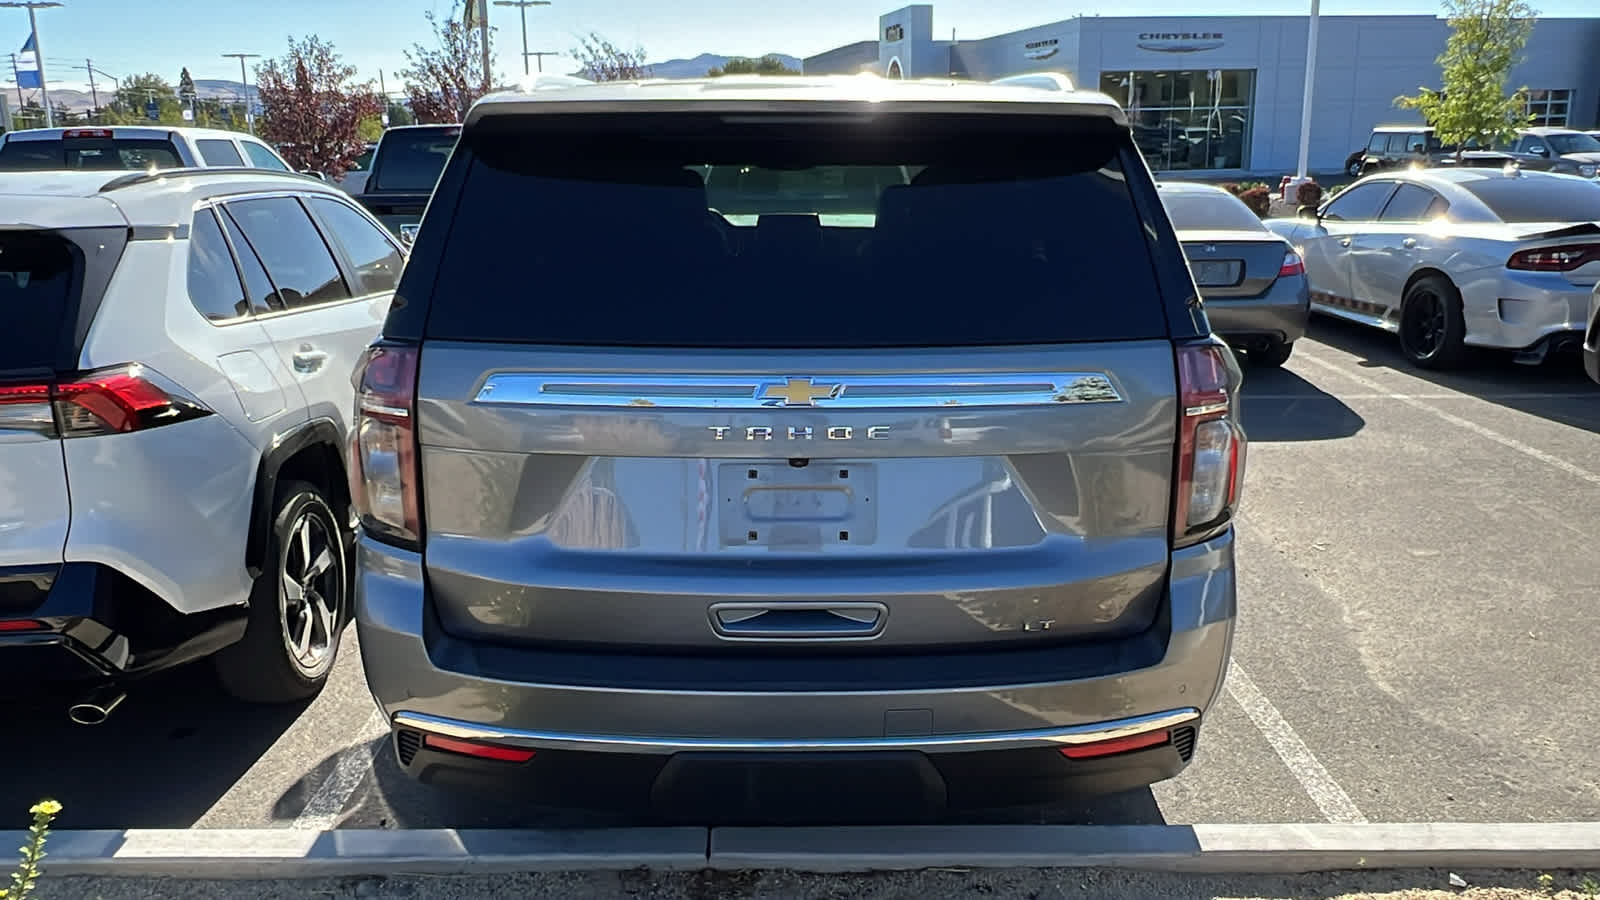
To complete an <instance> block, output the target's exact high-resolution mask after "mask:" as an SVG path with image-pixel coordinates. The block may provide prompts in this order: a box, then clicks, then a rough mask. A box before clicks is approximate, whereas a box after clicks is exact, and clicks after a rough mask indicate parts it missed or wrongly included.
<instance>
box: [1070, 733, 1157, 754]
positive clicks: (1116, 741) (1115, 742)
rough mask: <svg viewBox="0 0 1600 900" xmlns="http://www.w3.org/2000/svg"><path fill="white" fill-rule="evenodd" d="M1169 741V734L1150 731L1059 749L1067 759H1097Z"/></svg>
mask: <svg viewBox="0 0 1600 900" xmlns="http://www.w3.org/2000/svg"><path fill="white" fill-rule="evenodd" d="M1170 740H1172V734H1171V732H1168V731H1152V732H1149V733H1147V734H1136V735H1133V736H1131V737H1120V738H1112V739H1111V740H1109V741H1095V742H1094V743H1092V744H1071V745H1068V746H1066V747H1062V748H1061V755H1062V756H1065V757H1066V758H1067V759H1097V758H1099V757H1102V756H1115V755H1117V754H1118V753H1127V752H1129V751H1132V750H1143V749H1145V748H1147V747H1159V746H1161V745H1162V744H1165V743H1167V742H1168V741H1170Z"/></svg>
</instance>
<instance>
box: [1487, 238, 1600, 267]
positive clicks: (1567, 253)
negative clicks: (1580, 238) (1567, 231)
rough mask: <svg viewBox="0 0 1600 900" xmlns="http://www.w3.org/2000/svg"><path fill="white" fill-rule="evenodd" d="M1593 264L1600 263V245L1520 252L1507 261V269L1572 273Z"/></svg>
mask: <svg viewBox="0 0 1600 900" xmlns="http://www.w3.org/2000/svg"><path fill="white" fill-rule="evenodd" d="M1591 262H1600V244H1569V245H1567V246H1565V247H1541V248H1539V249H1537V250H1519V251H1518V252H1516V253H1514V254H1512V255H1511V259H1509V260H1507V261H1506V268H1508V269H1518V270H1521V271H1524V272H1570V271H1572V270H1573V269H1576V268H1579V267H1581V266H1584V265H1587V264H1589V263H1591Z"/></svg>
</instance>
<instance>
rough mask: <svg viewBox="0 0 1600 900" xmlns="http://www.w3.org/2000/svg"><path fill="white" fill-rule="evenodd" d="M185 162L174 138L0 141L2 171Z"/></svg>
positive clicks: (162, 166)
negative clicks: (172, 140)
mask: <svg viewBox="0 0 1600 900" xmlns="http://www.w3.org/2000/svg"><path fill="white" fill-rule="evenodd" d="M180 165H182V163H181V162H180V161H179V158H178V149H177V147H175V146H173V144H172V142H171V141H164V140H135V139H130V138H115V139H113V138H73V139H69V140H52V141H34V140H23V141H6V142H5V143H4V144H0V171H10V172H19V171H50V170H54V169H92V170H99V169H105V170H111V171H115V170H143V169H148V168H150V167H151V166H155V167H156V168H158V169H172V168H176V167H178V166H180Z"/></svg>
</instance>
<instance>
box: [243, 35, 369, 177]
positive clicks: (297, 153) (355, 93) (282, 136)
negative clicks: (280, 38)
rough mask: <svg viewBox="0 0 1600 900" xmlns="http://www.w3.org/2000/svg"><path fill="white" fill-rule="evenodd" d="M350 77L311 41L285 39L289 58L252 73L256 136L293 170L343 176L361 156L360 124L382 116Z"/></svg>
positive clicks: (323, 44) (351, 69)
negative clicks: (274, 148) (258, 105)
mask: <svg viewBox="0 0 1600 900" xmlns="http://www.w3.org/2000/svg"><path fill="white" fill-rule="evenodd" d="M355 74H356V67H355V66H351V65H346V64H345V63H344V61H343V60H341V59H340V58H339V54H338V53H337V52H335V51H334V49H333V44H331V43H328V42H327V41H323V40H321V39H320V38H318V37H317V36H316V35H311V36H309V37H307V38H305V39H304V40H301V41H296V40H295V39H294V38H293V37H290V38H289V52H288V53H285V54H284V55H283V56H282V57H280V58H278V59H273V60H268V61H267V62H265V63H263V64H262V65H260V66H257V67H256V89H257V91H258V92H259V96H260V98H261V123H260V132H261V136H262V137H263V138H266V139H267V140H268V141H270V142H272V143H273V144H275V145H277V147H278V152H279V153H281V154H283V158H284V159H285V160H287V161H288V162H289V164H290V165H292V166H294V167H295V169H296V170H300V171H305V170H311V171H317V172H325V173H329V174H333V173H339V172H346V171H349V169H350V167H351V165H352V164H353V163H354V162H355V160H356V157H358V156H360V155H361V153H362V152H363V150H365V147H366V142H365V141H363V140H362V139H361V133H360V128H361V120H362V119H365V118H368V117H370V116H376V115H378V114H379V113H381V112H383V101H382V100H381V99H379V97H378V93H377V91H374V90H373V89H372V85H371V84H370V83H365V84H363V83H357V82H356V81H355Z"/></svg>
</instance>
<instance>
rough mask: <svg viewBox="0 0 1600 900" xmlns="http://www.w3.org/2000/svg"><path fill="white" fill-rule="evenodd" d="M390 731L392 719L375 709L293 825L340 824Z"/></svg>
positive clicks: (317, 827) (320, 827)
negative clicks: (339, 821) (346, 806)
mask: <svg viewBox="0 0 1600 900" xmlns="http://www.w3.org/2000/svg"><path fill="white" fill-rule="evenodd" d="M388 734H389V720H388V719H387V718H386V717H385V716H384V714H383V711H382V710H376V709H375V710H373V711H372V715H370V716H368V717H367V721H366V722H365V723H364V724H363V725H362V726H361V730H360V731H359V732H357V734H356V736H355V737H356V742H355V743H354V744H352V745H350V746H349V747H346V748H345V749H343V750H341V751H339V754H338V756H337V757H335V760H336V761H335V763H334V766H333V771H332V772H330V773H328V777H327V778H325V779H323V781H322V783H321V784H319V785H317V789H316V790H314V791H312V792H311V794H310V796H309V797H308V798H307V799H306V808H305V809H303V810H301V812H300V815H298V816H295V819H294V822H292V823H290V825H289V827H290V828H298V829H311V830H314V831H322V830H324V829H328V828H332V827H333V826H334V825H335V824H337V823H338V820H339V815H340V814H341V813H343V812H344V808H345V805H346V804H347V803H349V802H350V797H351V796H352V795H353V794H355V792H356V788H358V787H360V786H361V782H362V780H363V779H365V778H366V777H367V773H368V772H369V771H371V770H372V760H373V756H374V754H375V752H376V751H377V750H378V749H379V748H381V747H383V743H382V742H381V741H378V739H379V738H381V737H385V736H387V735H388ZM375 741H376V743H374V742H375Z"/></svg>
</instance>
